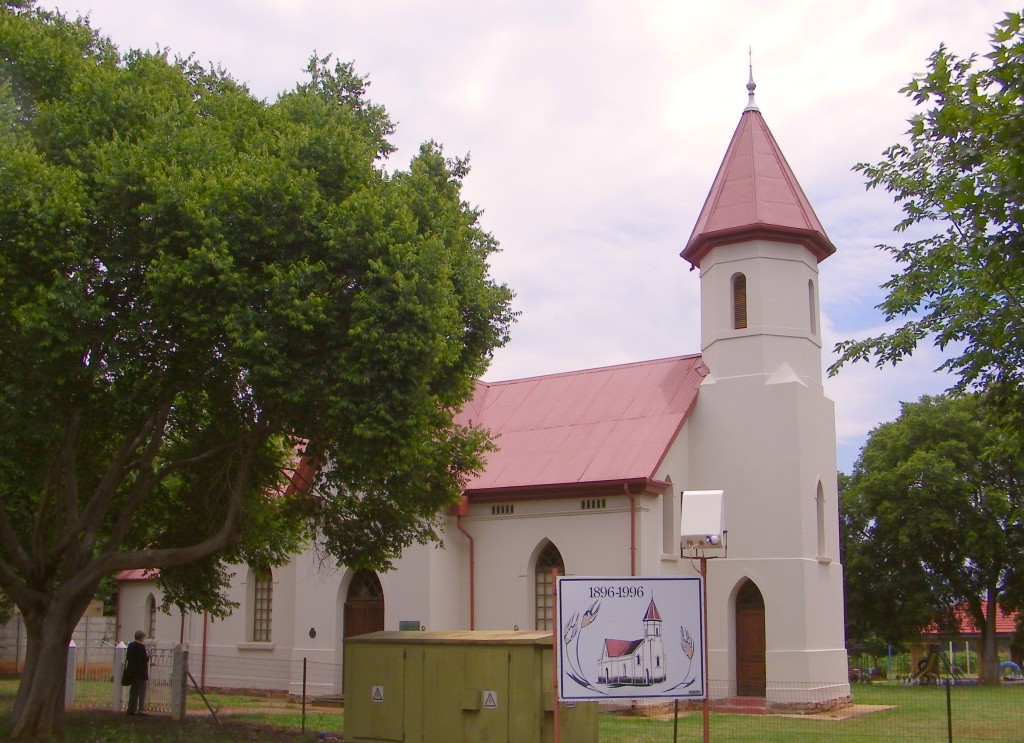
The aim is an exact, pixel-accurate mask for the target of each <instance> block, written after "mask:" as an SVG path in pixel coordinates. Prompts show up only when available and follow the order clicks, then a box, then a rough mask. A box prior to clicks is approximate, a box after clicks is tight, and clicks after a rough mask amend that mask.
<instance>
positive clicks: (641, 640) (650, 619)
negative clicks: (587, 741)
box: [554, 576, 707, 702]
mask: <svg viewBox="0 0 1024 743" xmlns="http://www.w3.org/2000/svg"><path fill="white" fill-rule="evenodd" d="M703 583H704V581H703V578H636V577H621V578H616V577H594V578H581V577H575V576H573V577H560V578H558V580H557V586H556V594H555V595H556V597H557V598H556V600H555V611H556V612H557V613H556V624H555V626H556V627H557V634H556V635H555V638H554V642H555V645H556V654H555V661H556V666H557V672H556V679H555V682H556V688H557V693H558V699H560V700H562V701H569V702H571V701H583V700H605V701H607V700H611V699H703V698H705V697H706V696H707V655H706V640H705V638H706V636H707V630H706V612H705V611H704V595H705V594H704V591H703Z"/></svg>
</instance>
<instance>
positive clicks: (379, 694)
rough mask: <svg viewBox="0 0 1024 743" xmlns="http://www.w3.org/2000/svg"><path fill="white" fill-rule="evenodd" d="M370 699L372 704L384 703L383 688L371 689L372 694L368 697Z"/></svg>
mask: <svg viewBox="0 0 1024 743" xmlns="http://www.w3.org/2000/svg"><path fill="white" fill-rule="evenodd" d="M370 699H371V700H373V701H374V702H383V701H384V687H383V686H375V687H373V691H372V693H371V695H370Z"/></svg>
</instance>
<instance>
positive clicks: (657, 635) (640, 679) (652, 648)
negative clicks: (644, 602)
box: [597, 599, 668, 686]
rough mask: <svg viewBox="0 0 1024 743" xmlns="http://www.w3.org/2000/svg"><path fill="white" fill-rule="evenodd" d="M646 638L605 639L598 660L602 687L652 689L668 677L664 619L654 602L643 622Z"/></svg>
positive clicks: (598, 676) (598, 673) (598, 675)
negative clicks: (662, 631)
mask: <svg viewBox="0 0 1024 743" xmlns="http://www.w3.org/2000/svg"><path fill="white" fill-rule="evenodd" d="M643 627H644V636H643V637H641V638H640V639H639V640H612V639H610V638H607V637H606V638H605V640H604V646H603V650H602V652H601V658H600V660H598V662H597V664H598V668H597V678H598V681H599V682H600V683H602V684H618V685H628V686H650V685H651V684H657V683H660V682H662V681H664V680H665V679H666V677H667V675H668V671H667V668H666V663H665V645H664V642H663V641H662V638H661V615H660V614H658V607H657V606H655V604H654V599H651V603H650V604H649V605H648V606H647V611H646V612H645V613H644V619H643Z"/></svg>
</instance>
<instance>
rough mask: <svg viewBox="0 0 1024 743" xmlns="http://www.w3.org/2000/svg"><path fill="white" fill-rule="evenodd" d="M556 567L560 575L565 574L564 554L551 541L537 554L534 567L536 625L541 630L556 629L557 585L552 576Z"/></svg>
mask: <svg viewBox="0 0 1024 743" xmlns="http://www.w3.org/2000/svg"><path fill="white" fill-rule="evenodd" d="M552 568H554V569H555V570H557V571H558V574H559V575H565V563H564V562H562V554H561V553H560V552H559V551H558V548H557V547H556V546H555V545H553V544H552V543H551V542H548V543H547V544H546V545H545V546H544V549H543V550H541V552H540V554H539V555H538V556H537V566H536V568H534V573H533V575H534V581H533V585H534V607H535V608H534V627H535V628H536V629H540V630H550V629H554V618H555V597H554V593H555V590H554V589H555V586H554V583H553V581H552V578H551V570H552Z"/></svg>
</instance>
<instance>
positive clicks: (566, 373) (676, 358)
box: [478, 352, 701, 390]
mask: <svg viewBox="0 0 1024 743" xmlns="http://www.w3.org/2000/svg"><path fill="white" fill-rule="evenodd" d="M700 356H701V354H700V353H699V352H698V353H686V354H680V355H677V356H663V357H661V358H657V359H641V360H639V361H626V362H623V363H621V364H608V365H606V366H592V367H588V368H586V369H567V370H566V371H561V372H551V373H549V374H536V375H534V376H530V377H516V378H514V379H498V380H495V381H493V382H483V381H482V380H478V381H479V382H480V383H481V384H483V385H485V386H486V388H487V390H490V388H491V387H494V386H495V385H508V384H519V383H522V382H533V381H535V380H538V379H549V378H554V377H570V376H579V375H583V374H596V373H598V372H603V371H608V370H610V369H626V368H630V367H638V366H650V365H652V364H663V363H666V362H669V361H683V360H684V359H694V358H700Z"/></svg>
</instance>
